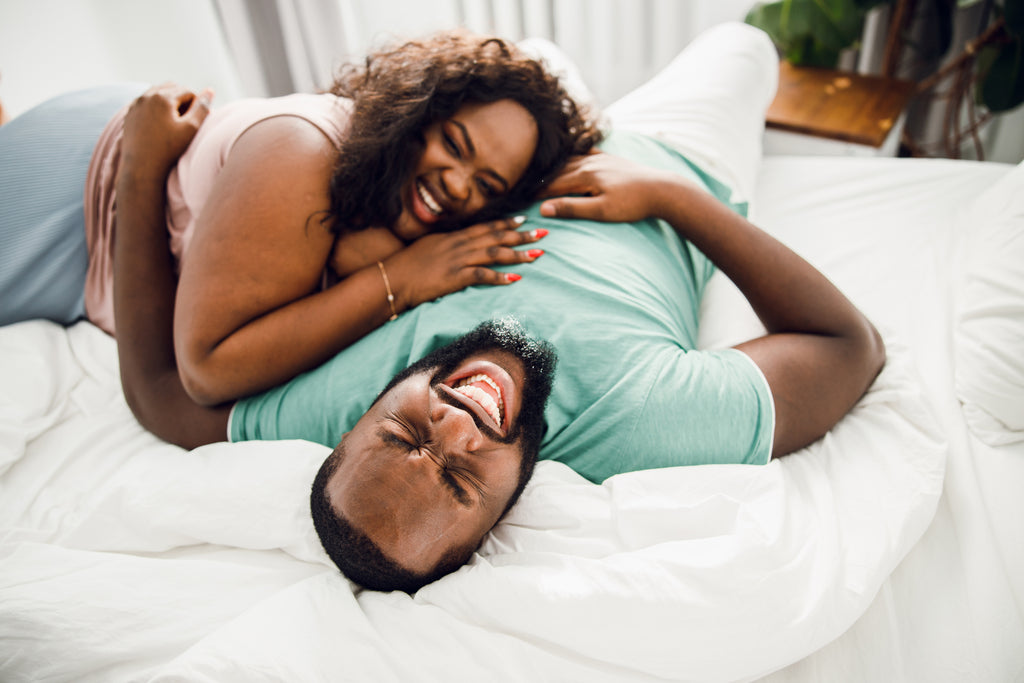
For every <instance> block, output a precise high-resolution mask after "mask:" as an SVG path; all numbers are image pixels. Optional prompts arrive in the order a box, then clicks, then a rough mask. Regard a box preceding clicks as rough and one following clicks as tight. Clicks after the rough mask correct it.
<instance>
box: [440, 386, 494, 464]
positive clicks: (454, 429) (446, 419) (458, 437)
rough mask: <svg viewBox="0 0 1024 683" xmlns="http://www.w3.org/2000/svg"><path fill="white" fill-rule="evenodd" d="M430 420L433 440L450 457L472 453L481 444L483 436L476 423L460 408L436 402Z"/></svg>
mask: <svg viewBox="0 0 1024 683" xmlns="http://www.w3.org/2000/svg"><path fill="white" fill-rule="evenodd" d="M431 419H432V421H433V430H434V434H433V437H434V440H435V441H437V442H439V443H440V444H441V447H442V448H443V449H444V451H445V452H447V453H449V454H451V455H459V454H470V453H473V452H475V451H477V450H478V449H479V448H480V446H481V445H482V443H483V434H481V433H480V429H479V428H478V427H477V426H476V421H475V420H473V416H472V415H470V414H469V413H468V412H467V411H466V410H464V409H462V408H458V407H456V406H453V405H450V404H448V403H445V402H444V401H440V400H438V401H437V402H436V404H435V405H434V409H433V411H432V415H431Z"/></svg>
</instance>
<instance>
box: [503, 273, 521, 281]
mask: <svg viewBox="0 0 1024 683" xmlns="http://www.w3.org/2000/svg"><path fill="white" fill-rule="evenodd" d="M522 279H523V276H522V275H516V274H515V273H505V282H519V281H520V280H522Z"/></svg>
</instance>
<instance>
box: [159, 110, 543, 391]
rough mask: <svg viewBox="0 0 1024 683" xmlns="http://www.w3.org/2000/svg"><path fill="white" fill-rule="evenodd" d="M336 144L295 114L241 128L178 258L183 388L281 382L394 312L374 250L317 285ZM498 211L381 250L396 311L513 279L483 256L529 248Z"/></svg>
mask: <svg viewBox="0 0 1024 683" xmlns="http://www.w3.org/2000/svg"><path fill="white" fill-rule="evenodd" d="M335 154H336V151H335V149H334V146H333V145H332V143H331V142H330V140H329V139H328V138H327V137H326V136H325V135H324V134H323V133H321V132H320V130H319V129H317V128H316V127H314V126H312V125H311V124H309V123H308V122H306V121H304V120H302V119H299V118H296V117H276V118H272V119H268V120H266V121H263V122H260V123H258V124H257V125H255V126H253V127H252V128H250V129H249V130H248V131H246V132H245V133H244V134H242V135H241V136H240V137H239V139H238V140H237V142H236V143H235V145H234V147H233V148H232V151H231V153H230V155H229V156H228V159H227V161H226V163H225V165H224V167H223V169H222V170H221V172H220V174H219V175H218V177H217V179H216V181H215V183H214V187H213V188H212V189H211V192H210V194H209V198H208V199H207V201H206V204H205V206H204V208H203V210H202V213H201V214H200V216H199V218H198V222H197V225H196V230H195V235H194V237H193V239H192V243H191V245H190V246H189V250H188V253H187V255H186V258H185V259H184V261H183V265H182V271H181V278H180V282H179V285H178V300H177V305H176V307H175V319H174V343H175V350H176V352H177V358H178V365H179V371H180V373H181V377H182V381H183V383H184V386H185V388H186V390H187V391H188V393H189V395H190V396H191V397H192V398H193V399H194V400H196V401H197V402H199V403H202V404H204V405H213V404H217V403H219V402H221V401H224V400H228V399H233V398H238V397H241V396H245V395H247V394H251V393H254V392H256V391H260V390H263V389H267V388H269V387H272V386H275V385H278V384H281V383H283V382H285V381H287V380H290V379H291V378H292V377H294V376H296V375H298V374H299V373H301V372H304V371H306V370H309V369H311V368H313V367H315V366H317V365H319V364H321V363H323V362H324V361H326V360H328V359H329V358H331V357H332V356H333V355H334V354H336V353H337V352H338V351H340V350H342V349H344V348H345V347H347V346H349V345H350V344H352V343H354V342H355V341H357V340H359V339H360V338H362V337H363V336H365V335H366V334H367V333H369V332H371V331H372V330H374V329H376V328H377V327H379V326H381V325H382V324H384V323H385V322H387V321H388V319H389V318H390V317H391V314H392V313H391V308H390V306H389V304H388V300H387V289H386V288H385V283H384V280H383V278H382V275H381V272H380V268H379V267H378V266H377V264H376V261H373V262H372V263H368V264H365V265H364V267H362V268H359V269H357V270H355V271H354V272H351V274H349V275H348V276H347V277H345V278H344V279H343V280H341V281H340V282H338V283H337V284H335V285H334V286H332V287H330V288H328V289H326V290H321V289H320V285H321V280H322V276H323V272H324V268H325V267H326V266H327V265H328V264H329V263H331V262H332V261H334V260H336V259H335V256H334V254H333V250H334V243H335V237H334V234H333V233H332V232H331V231H330V230H329V227H330V225H329V223H326V222H324V220H323V219H324V218H325V217H326V216H327V210H328V209H329V202H328V194H327V187H328V179H329V177H330V174H331V171H332V168H333V163H334V155H335ZM516 227H518V225H517V224H514V223H512V222H508V221H502V222H498V223H494V224H487V225H485V226H474V228H469V229H467V230H466V231H459V232H456V233H448V234H443V235H441V234H439V235H428V236H426V237H424V238H422V239H420V240H418V241H417V242H416V243H414V244H412V245H410V246H409V247H406V248H403V249H401V250H400V251H398V252H396V253H393V254H392V255H391V256H389V257H388V258H386V259H381V260H383V261H384V264H385V268H386V271H387V273H388V275H389V278H390V283H391V285H392V288H393V292H394V295H395V298H396V301H395V303H396V306H397V307H398V309H397V310H399V312H401V311H402V310H405V309H407V308H412V307H413V306H416V305H418V304H420V303H423V302H424V301H429V300H431V299H433V298H436V297H438V296H441V295H442V294H445V293H448V292H452V291H457V290H459V289H462V288H464V287H466V286H469V285H471V284H507V283H509V282H511V281H512V279H509V278H507V277H506V276H505V275H503V274H499V273H498V272H497V271H494V270H491V269H489V268H487V267H486V266H488V265H491V264H495V263H503V264H508V263H523V262H528V261H532V260H533V259H534V258H536V255H530V254H529V253H528V252H526V251H522V250H515V249H513V248H512V247H514V246H518V245H522V244H526V243H528V242H532V241H534V240H535V239H536V238H535V237H534V236H532V233H527V232H518V231H516V230H515V229H514V228H516Z"/></svg>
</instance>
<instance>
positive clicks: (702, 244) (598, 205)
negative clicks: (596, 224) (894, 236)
mask: <svg viewBox="0 0 1024 683" xmlns="http://www.w3.org/2000/svg"><path fill="white" fill-rule="evenodd" d="M566 194H572V195H579V196H574V197H560V198H557V199H549V200H548V201H545V202H544V204H543V206H542V207H541V213H542V214H543V215H546V216H560V217H577V218H589V219H592V220H604V221H616V222H618V221H623V222H632V221H636V220H641V219H644V218H648V217H651V216H656V217H658V218H662V219H664V220H666V221H667V222H668V223H669V224H670V225H672V227H673V228H675V230H676V232H677V233H679V235H680V236H681V237H682V238H684V239H686V240H689V241H690V242H692V243H693V244H694V246H696V247H697V248H698V249H700V250H701V251H702V252H703V253H704V254H705V255H706V256H707V257H708V258H709V259H711V261H712V262H713V263H714V264H715V265H716V266H717V267H718V268H719V269H720V270H721V271H722V272H723V273H725V275H727V276H728V277H729V278H730V279H731V280H732V281H733V282H734V283H735V284H736V286H737V287H738V288H739V290H740V291H741V292H742V293H743V295H744V296H745V297H746V298H747V300H748V301H749V302H750V304H751V306H752V307H753V309H754V311H755V312H756V313H757V315H758V317H760V319H761V321H762V322H763V323H764V325H765V327H766V328H767V329H768V334H767V335H766V336H764V337H760V338H758V339H753V340H750V341H748V342H744V343H743V344H739V345H737V347H736V348H738V349H740V350H741V351H743V352H744V353H746V354H747V355H748V356H750V358H751V359H753V361H754V362H755V363H756V364H757V365H758V367H759V368H760V369H761V371H762V372H763V373H764V375H765V377H766V378H767V380H768V384H769V386H770V387H771V389H772V395H773V397H774V400H775V445H774V448H773V455H775V456H779V455H784V454H786V453H791V452H792V451H795V450H797V449H799V448H802V447H803V446H806V445H807V444H809V443H811V442H813V441H814V440H816V439H818V438H819V437H821V436H822V435H824V434H825V432H827V431H828V430H829V429H831V428H832V427H833V426H834V425H835V424H836V422H838V421H839V420H840V418H842V417H843V415H845V414H846V413H847V412H848V411H849V410H850V408H852V407H853V405H854V404H855V403H856V402H857V400H858V399H859V398H860V397H861V396H862V395H863V394H864V392H865V391H867V388H868V387H869V386H870V385H871V382H872V381H874V378H875V377H876V376H877V374H878V372H879V371H880V370H881V368H882V365H883V364H884V362H885V348H884V345H883V343H882V339H881V337H880V336H879V334H878V332H877V330H875V328H874V326H873V325H872V324H871V322H870V321H869V320H868V319H867V318H866V317H865V316H864V315H863V314H862V313H861V312H860V311H859V310H857V308H856V307H855V306H854V305H853V304H852V303H851V302H850V301H849V300H848V299H847V298H846V297H845V296H843V294H842V293H841V292H840V291H839V290H838V289H837V288H836V287H835V286H834V285H833V284H832V283H831V282H830V281H829V280H828V278H826V277H825V276H824V275H822V274H821V273H820V272H818V271H817V270H816V269H815V268H814V267H813V266H811V265H810V264H809V263H807V262H806V261H805V260H803V259H802V258H801V257H800V256H798V255H797V254H796V253H794V252H793V251H792V250H790V249H789V248H788V247H786V246H785V245H783V244H782V243H781V242H779V241H778V240H776V239H775V238H773V237H772V236H770V235H768V234H767V233H765V232H763V231H762V230H760V229H758V228H757V227H755V226H754V225H752V224H751V223H750V222H748V221H747V220H746V219H745V218H743V217H742V216H739V215H737V214H735V213H733V212H732V211H730V210H729V209H728V208H727V207H725V206H723V205H722V204H721V203H720V202H718V201H717V200H716V199H715V198H714V197H712V196H711V195H709V194H708V193H707V192H705V191H704V190H703V189H702V188H699V187H696V186H694V185H693V184H691V183H690V182H689V181H687V180H686V179H684V178H682V177H680V176H677V175H675V174H671V173H666V172H661V171H655V170H652V169H649V168H646V167H642V166H638V165H636V164H632V163H630V162H627V161H624V160H622V159H617V158H615V157H611V156H609V155H603V154H602V155H591V156H587V157H582V158H580V159H577V160H575V161H574V162H573V163H572V164H570V166H569V167H568V168H567V170H566V172H565V173H564V174H563V175H562V176H561V177H560V178H558V179H557V180H555V181H554V182H553V183H552V184H551V187H550V189H549V190H548V196H552V197H554V196H557V195H566Z"/></svg>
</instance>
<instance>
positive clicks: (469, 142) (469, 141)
mask: <svg viewBox="0 0 1024 683" xmlns="http://www.w3.org/2000/svg"><path fill="white" fill-rule="evenodd" d="M451 122H452V125H453V126H455V127H456V128H458V129H459V132H460V133H461V134H462V144H464V145H465V146H466V150H467V151H468V152H469V156H471V157H474V156H476V147H475V146H474V145H473V138H472V137H470V135H469V131H468V130H466V126H465V124H463V123H462V122H461V121H458V120H456V119H451ZM485 172H486V173H487V175H489V176H490V177H491V178H493V179H494V182H496V183H498V184H499V185H501V188H502V192H508V190H509V185H508V181H507V180H505V179H504V178H502V177H501V175H500V174H499V173H497V172H496V171H494V170H493V169H487V171H485Z"/></svg>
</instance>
